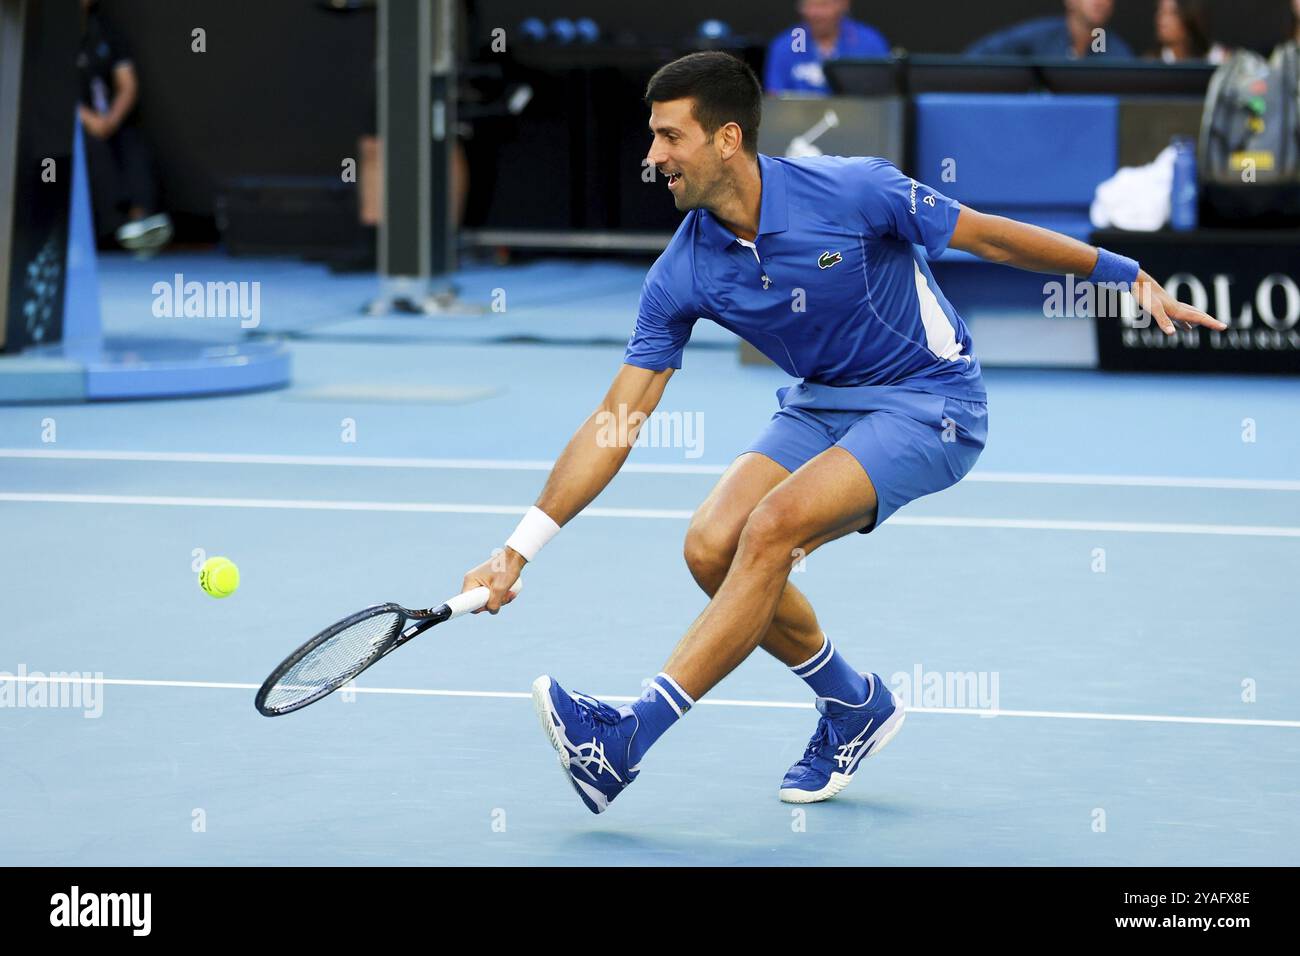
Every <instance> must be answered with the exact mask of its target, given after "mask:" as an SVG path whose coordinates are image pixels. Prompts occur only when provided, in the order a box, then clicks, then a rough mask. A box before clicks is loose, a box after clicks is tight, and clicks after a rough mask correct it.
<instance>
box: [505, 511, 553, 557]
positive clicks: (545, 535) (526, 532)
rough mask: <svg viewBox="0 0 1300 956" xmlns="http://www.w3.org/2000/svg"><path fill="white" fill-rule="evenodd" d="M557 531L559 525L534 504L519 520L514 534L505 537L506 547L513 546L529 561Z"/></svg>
mask: <svg viewBox="0 0 1300 956" xmlns="http://www.w3.org/2000/svg"><path fill="white" fill-rule="evenodd" d="M559 531H560V526H559V525H558V524H556V523H555V522H554V521H552V520H551V516H550V515H548V514H547V513H546V512H545V511H543V510H542V509H541V508H538V507H537V506H536V505H534V506H533V507H531V508H529V509H528V512H527V514H525V515H524V517H523V520H522V521H520V522H519V526H518V527H517V528H515V530H514V534H512V535H510V537H509V538H507V539H506V547H507V548H513V549H514V550H515V551H518V552H519V553H520V554H521V555H523V556H524V559H525V560H527V561H531V560H533V558H535V557H537V552H538V551H541V550H542V548H543V547H545V545H546V542H548V541H550V540H551V539H552V538H554V537H555V536H556V534H558V533H559Z"/></svg>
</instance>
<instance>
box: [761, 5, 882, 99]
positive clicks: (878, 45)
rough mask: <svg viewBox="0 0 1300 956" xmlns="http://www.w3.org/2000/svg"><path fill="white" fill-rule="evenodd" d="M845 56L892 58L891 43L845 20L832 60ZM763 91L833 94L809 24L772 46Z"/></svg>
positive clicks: (769, 48) (764, 71)
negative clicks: (796, 47) (797, 41)
mask: <svg viewBox="0 0 1300 956" xmlns="http://www.w3.org/2000/svg"><path fill="white" fill-rule="evenodd" d="M795 30H803V33H802V34H801V35H800V37H799V39H801V40H802V43H801V44H800V45H801V46H802V47H803V49H802V50H799V51H797V52H796V51H795V49H794V46H795V39H796V38H795ZM845 56H889V43H888V42H887V41H886V40H885V38H884V37H883V36H882V35H881V33H880V31H879V30H876V29H874V28H873V27H869V26H867V25H866V24H865V23H859V22H858V21H857V20H850V19H849V18H848V17H845V18H844V19H843V20H841V21H840V33H839V36H838V37H837V38H836V40H835V50H834V51H833V52H832V53H831V55H830V57H829V59H832V60H838V59H839V58H840V57H845ZM763 88H764V89H765V90H767V92H769V93H829V92H830V87H829V86H828V85H827V84H826V74H825V73H824V72H823V71H822V55H821V50H820V49H819V48H818V46H817V41H816V40H814V39H813V38H812V31H810V30H809V29H808V25H807V24H806V23H804V24H800V25H799V26H797V27H792V28H791V29H789V30H786V31H785V32H784V33H782V34H781V35H780V36H778V37H777V38H776V39H775V40H773V41H772V42H771V44H770V45H769V46H768V48H767V64H766V66H765V67H764V70H763Z"/></svg>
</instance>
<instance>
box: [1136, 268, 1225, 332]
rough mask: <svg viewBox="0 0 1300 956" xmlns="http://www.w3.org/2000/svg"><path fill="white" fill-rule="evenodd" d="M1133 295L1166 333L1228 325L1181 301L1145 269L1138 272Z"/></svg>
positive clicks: (1216, 329)
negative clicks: (1199, 326) (1194, 327)
mask: <svg viewBox="0 0 1300 956" xmlns="http://www.w3.org/2000/svg"><path fill="white" fill-rule="evenodd" d="M1133 295H1134V297H1135V298H1136V299H1137V301H1138V305H1140V306H1141V307H1142V309H1143V311H1145V312H1146V313H1147V314H1149V315H1150V316H1151V317H1152V318H1154V319H1155V320H1156V325H1157V326H1159V327H1160V331H1161V332H1164V333H1165V335H1173V334H1174V332H1175V330H1176V328H1182V329H1184V330H1187V329H1190V328H1192V327H1193V326H1196V325H1203V326H1205V327H1206V328H1207V329H1214V330H1215V331H1216V332H1222V331H1223V330H1224V329H1226V328H1227V327H1228V326H1227V324H1226V323H1223V322H1220V321H1219V320H1218V319H1216V318H1214V317H1213V316H1209V315H1206V314H1205V313H1204V312H1202V311H1201V310H1200V309H1194V308H1192V307H1191V306H1190V305H1187V304H1186V303H1185V302H1179V301H1178V300H1177V299H1175V298H1174V297H1173V296H1172V295H1170V294H1169V293H1168V292H1166V291H1165V290H1164V289H1163V288H1162V287H1161V285H1160V283H1159V282H1157V281H1156V280H1155V279H1153V278H1151V276H1150V275H1148V274H1147V273H1146V272H1145V271H1142V272H1139V273H1138V277H1137V282H1135V283H1133Z"/></svg>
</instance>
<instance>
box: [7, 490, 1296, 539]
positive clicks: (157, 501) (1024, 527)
mask: <svg viewBox="0 0 1300 956" xmlns="http://www.w3.org/2000/svg"><path fill="white" fill-rule="evenodd" d="M3 501H11V502H28V503H38V504H42V503H43V504H83V505H146V506H161V507H181V508H264V509H273V510H285V511H387V512H401V513H417V514H418V513H424V514H466V515H470V514H477V515H483V514H490V515H522V514H524V513H525V512H527V511H528V507H529V506H528V505H476V504H457V503H454V502H436V501H331V500H327V499H311V498H200V497H187V496H178V495H92V494H72V493H53V492H25V491H24V492H18V491H4V492H0V502H3ZM693 513H694V512H693V511H692V510H691V509H689V508H600V507H594V508H587V509H586V510H584V511H582V512H581V513H580V514H579V517H587V518H651V519H660V520H671V521H686V520H688V519H689V518H690V517H691V515H692V514H693ZM889 526H892V527H898V526H910V527H923V528H1008V529H1012V530H1018V531H1092V532H1106V531H1111V532H1118V533H1124V534H1209V535H1229V536H1234V537H1253V538H1300V527H1287V526H1285V525H1246V524H1186V523H1178V522H1158V521H1070V520H1064V519H1038V518H965V517H939V516H934V517H919V516H915V515H895V516H894V517H892V518H890V519H889Z"/></svg>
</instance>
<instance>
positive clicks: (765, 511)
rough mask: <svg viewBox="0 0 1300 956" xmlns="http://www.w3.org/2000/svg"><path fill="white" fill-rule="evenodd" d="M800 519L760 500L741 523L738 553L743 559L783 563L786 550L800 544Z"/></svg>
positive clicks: (781, 508) (786, 560) (778, 504)
mask: <svg viewBox="0 0 1300 956" xmlns="http://www.w3.org/2000/svg"><path fill="white" fill-rule="evenodd" d="M799 535H800V520H799V518H798V516H797V515H796V514H795V512H794V510H793V509H791V508H789V507H787V506H785V505H783V504H781V503H779V502H769V501H764V502H763V503H762V504H760V505H759V506H758V507H757V508H755V509H754V511H753V513H752V514H750V516H749V520H748V521H746V522H745V529H744V531H742V532H741V534H740V549H739V550H740V553H742V554H744V555H745V559H746V560H747V561H756V562H760V563H762V562H770V563H772V564H787V563H788V562H789V560H790V551H791V549H792V548H795V547H797V546H798V545H799V544H800V537H799Z"/></svg>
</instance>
